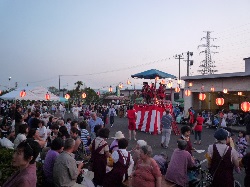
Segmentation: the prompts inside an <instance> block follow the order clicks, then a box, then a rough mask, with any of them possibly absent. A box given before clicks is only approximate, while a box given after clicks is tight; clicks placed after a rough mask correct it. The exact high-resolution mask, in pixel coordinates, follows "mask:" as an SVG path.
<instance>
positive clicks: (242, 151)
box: [236, 131, 247, 158]
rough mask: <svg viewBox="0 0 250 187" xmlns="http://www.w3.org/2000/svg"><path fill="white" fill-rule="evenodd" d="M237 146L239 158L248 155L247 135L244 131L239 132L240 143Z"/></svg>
mask: <svg viewBox="0 0 250 187" xmlns="http://www.w3.org/2000/svg"><path fill="white" fill-rule="evenodd" d="M236 145H237V147H238V149H237V151H238V154H239V157H240V158H242V157H243V156H244V155H246V149H247V141H246V133H245V132H244V131H239V135H238V141H237V142H236Z"/></svg>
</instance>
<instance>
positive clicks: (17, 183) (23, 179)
mask: <svg viewBox="0 0 250 187" xmlns="http://www.w3.org/2000/svg"><path fill="white" fill-rule="evenodd" d="M36 181H37V177H36V163H35V164H30V165H29V166H28V167H27V168H25V169H23V170H21V171H17V172H16V173H14V174H13V175H12V176H11V177H10V178H9V179H8V180H7V181H6V182H5V183H4V184H3V186H2V187H34V186H36Z"/></svg>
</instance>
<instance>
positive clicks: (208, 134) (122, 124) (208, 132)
mask: <svg viewBox="0 0 250 187" xmlns="http://www.w3.org/2000/svg"><path fill="white" fill-rule="evenodd" d="M178 126H179V128H181V126H182V125H178ZM107 127H108V128H109V129H110V137H113V136H114V135H115V132H116V131H119V130H120V131H122V132H123V133H124V135H125V137H128V129H127V119H126V118H118V117H116V118H115V123H114V126H113V127H112V128H111V127H110V125H107ZM238 129H239V128H238ZM215 130H216V129H206V128H203V132H202V143H201V145H194V144H193V147H195V148H196V149H197V150H200V149H202V150H206V151H207V148H208V146H209V145H210V144H212V143H213V142H214V141H215V139H214V137H213V134H214V132H215ZM178 138H179V136H176V135H174V134H173V133H172V135H171V139H170V144H169V148H168V149H164V148H162V147H161V146H160V142H161V135H151V134H149V133H145V132H139V131H137V140H139V139H142V140H145V141H147V142H148V144H149V145H150V146H152V149H153V154H154V155H155V154H160V153H162V152H164V153H166V154H167V155H168V157H169V159H170V157H171V155H172V153H173V150H174V149H175V148H176V147H177V143H176V142H177V139H178ZM112 140H113V139H111V138H110V139H109V140H108V142H112ZM191 140H192V143H193V142H194V135H191ZM135 145H136V141H135V140H131V141H129V146H128V150H131V149H132V148H133V147H134V146H135ZM204 154H205V153H201V154H198V153H194V154H193V155H194V157H195V158H197V159H199V160H204V159H205V157H204ZM203 165H204V167H205V166H206V163H204V164H203ZM244 175H245V173H244V171H243V172H242V174H237V173H235V175H234V176H235V179H236V180H238V181H239V182H240V183H241V184H242V186H243V180H244Z"/></svg>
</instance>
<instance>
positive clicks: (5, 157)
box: [0, 148, 17, 186]
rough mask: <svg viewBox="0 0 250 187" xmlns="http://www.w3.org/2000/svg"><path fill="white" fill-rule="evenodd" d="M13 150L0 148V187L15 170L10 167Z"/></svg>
mask: <svg viewBox="0 0 250 187" xmlns="http://www.w3.org/2000/svg"><path fill="white" fill-rule="evenodd" d="M13 152H14V150H12V149H7V148H0V172H1V173H0V186H2V185H3V183H4V182H5V181H6V180H7V179H8V178H9V177H10V176H11V175H12V174H13V173H14V172H15V171H16V170H17V169H16V168H14V167H12V166H11V161H12V155H13Z"/></svg>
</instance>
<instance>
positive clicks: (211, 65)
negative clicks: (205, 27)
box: [198, 31, 219, 75]
mask: <svg viewBox="0 0 250 187" xmlns="http://www.w3.org/2000/svg"><path fill="white" fill-rule="evenodd" d="M204 32H206V33H207V36H206V37H203V38H201V40H203V39H206V41H207V43H206V44H202V45H199V46H198V48H199V47H205V50H204V51H201V52H200V54H201V53H205V59H204V60H203V61H201V64H200V66H199V67H200V68H201V69H200V70H198V72H200V73H201V74H202V75H209V74H214V73H215V72H217V71H218V70H216V69H215V67H216V66H215V61H212V58H211V53H218V52H213V51H211V50H210V48H212V47H214V48H216V49H217V48H218V47H219V46H215V45H211V44H210V40H213V41H214V40H215V39H216V38H211V37H210V33H211V31H204Z"/></svg>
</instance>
